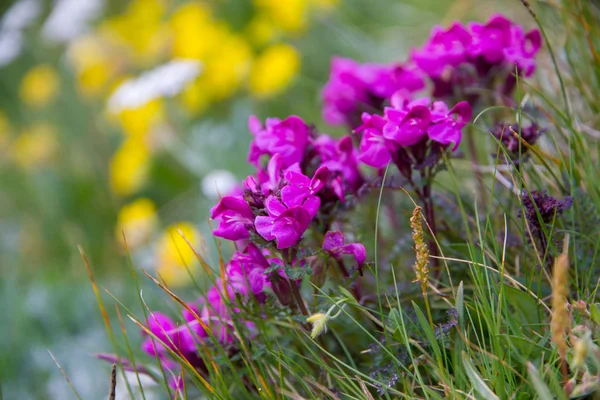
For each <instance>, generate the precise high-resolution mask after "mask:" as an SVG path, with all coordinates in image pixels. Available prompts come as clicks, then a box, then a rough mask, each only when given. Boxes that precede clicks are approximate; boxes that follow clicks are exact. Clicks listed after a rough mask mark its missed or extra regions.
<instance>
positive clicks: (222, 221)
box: [210, 196, 254, 240]
mask: <svg viewBox="0 0 600 400" xmlns="http://www.w3.org/2000/svg"><path fill="white" fill-rule="evenodd" d="M210 214H211V218H212V219H218V220H219V227H218V228H217V229H215V230H214V231H213V235H215V236H218V237H222V238H224V239H228V240H242V239H248V238H249V237H250V233H249V229H251V228H252V226H253V223H254V214H253V213H252V209H251V208H250V206H248V204H247V203H246V201H245V200H244V198H243V197H242V196H225V197H223V198H222V199H221V201H219V203H218V204H217V205H216V206H214V207H213V208H212V209H211V210H210Z"/></svg>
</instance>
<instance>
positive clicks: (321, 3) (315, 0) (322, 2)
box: [311, 0, 340, 10]
mask: <svg viewBox="0 0 600 400" xmlns="http://www.w3.org/2000/svg"><path fill="white" fill-rule="evenodd" d="M339 2H340V0H311V3H312V4H313V5H314V6H315V7H316V8H320V9H324V10H329V9H332V8H333V7H335V6H337V5H338V3H339Z"/></svg>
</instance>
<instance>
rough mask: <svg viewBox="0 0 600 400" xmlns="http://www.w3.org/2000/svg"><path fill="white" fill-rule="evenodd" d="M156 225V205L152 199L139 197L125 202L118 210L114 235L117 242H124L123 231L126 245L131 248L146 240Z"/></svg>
mask: <svg viewBox="0 0 600 400" xmlns="http://www.w3.org/2000/svg"><path fill="white" fill-rule="evenodd" d="M157 225H158V217H157V215H156V206H155V205H154V202H152V200H150V199H147V198H139V199H137V200H134V201H133V202H131V203H129V204H126V205H124V206H123V208H121V210H120V211H119V215H118V217H117V227H116V228H115V237H116V239H117V242H119V243H121V244H124V242H123V233H125V238H126V239H127V245H128V246H129V248H131V249H133V248H135V247H138V246H139V245H141V244H143V243H144V242H146V241H147V240H148V238H149V237H150V235H151V234H152V233H153V232H154V231H155V229H156V227H157Z"/></svg>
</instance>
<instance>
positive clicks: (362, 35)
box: [0, 0, 531, 399]
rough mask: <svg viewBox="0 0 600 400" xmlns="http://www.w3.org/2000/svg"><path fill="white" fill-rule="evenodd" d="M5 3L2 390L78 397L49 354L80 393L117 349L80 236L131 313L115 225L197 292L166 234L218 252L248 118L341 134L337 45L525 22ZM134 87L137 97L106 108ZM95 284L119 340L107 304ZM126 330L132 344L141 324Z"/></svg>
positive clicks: (453, 11) (375, 2) (135, 251)
mask: <svg viewBox="0 0 600 400" xmlns="http://www.w3.org/2000/svg"><path fill="white" fill-rule="evenodd" d="M0 12H1V17H0V318H1V319H0V321H1V323H0V385H1V389H2V396H3V397H2V398H6V399H14V398H19V399H29V398H33V399H47V398H53V399H66V398H72V397H73V395H72V393H71V392H70V389H69V387H68V385H67V383H66V381H65V379H64V378H63V377H62V375H61V373H60V371H59V370H58V368H57V367H56V365H55V364H54V362H53V360H52V358H51V357H50V355H49V354H48V350H50V351H51V352H52V353H53V354H54V355H55V357H56V358H57V361H58V362H59V363H60V364H61V366H62V368H63V369H64V370H65V372H66V373H67V375H68V376H69V378H70V380H71V381H72V383H73V385H74V386H75V387H76V388H77V390H78V391H79V393H80V394H81V395H82V396H83V398H85V399H95V398H98V399H100V398H106V396H107V392H108V383H109V378H108V377H109V370H110V365H108V363H105V362H103V361H99V360H97V359H96V358H94V357H93V354H94V353H97V352H112V347H111V345H110V342H109V340H108V336H107V333H106V330H105V327H104V324H103V322H102V318H101V316H100V312H99V309H98V307H97V303H96V299H95V297H94V293H93V291H92V287H91V284H90V281H89V279H88V277H87V272H86V269H85V266H84V264H83V262H82V259H81V257H80V254H79V252H78V249H77V246H78V245H81V246H82V248H83V249H84V250H85V252H86V253H87V256H88V258H89V260H90V262H91V264H92V268H93V270H94V274H95V276H96V279H97V281H98V282H99V284H100V285H101V286H102V287H106V288H107V289H108V290H109V291H110V292H111V293H113V294H114V295H115V296H117V297H118V298H120V299H121V300H122V301H123V302H124V303H125V304H127V305H128V306H130V307H139V303H138V302H137V293H136V291H135V288H134V284H133V281H132V278H131V273H130V270H129V267H128V262H127V255H126V252H125V250H124V246H123V245H122V239H121V238H120V232H121V231H125V232H126V235H127V237H128V242H129V244H130V247H131V255H132V258H133V263H134V265H135V268H136V269H137V270H141V269H142V268H144V269H146V270H148V271H151V272H153V273H154V272H156V271H158V272H159V273H160V274H161V275H162V276H163V277H164V278H165V279H166V280H167V281H168V282H169V283H170V284H171V285H172V286H174V287H176V288H177V291H178V293H181V294H182V297H183V298H189V299H191V298H193V296H194V289H191V288H190V285H189V279H188V278H187V273H186V271H185V268H184V267H183V266H182V264H181V257H179V255H178V254H177V247H176V246H174V245H173V241H172V236H171V235H172V234H173V233H174V232H176V229H177V228H179V229H182V231H183V232H184V233H185V234H186V237H188V238H190V239H192V242H194V245H196V246H197V247H198V248H200V249H201V251H202V253H203V255H204V256H205V257H206V258H207V259H209V260H213V261H214V260H215V259H216V252H215V251H214V244H213V241H212V239H211V237H210V229H209V226H208V224H207V222H206V221H207V217H208V210H209V209H210V207H212V205H213V204H214V203H215V199H216V198H217V197H218V194H219V193H221V194H222V193H223V192H224V191H228V190H230V189H232V187H233V186H232V185H233V184H235V182H237V181H239V180H241V179H242V178H243V177H245V176H246V175H247V174H249V173H251V169H250V167H249V166H248V165H246V163H245V157H246V151H247V146H248V144H249V142H250V140H251V136H250V134H249V132H248V131H247V129H246V121H247V118H248V116H249V115H250V114H253V113H254V114H257V115H258V116H259V117H260V118H261V119H262V118H265V117H267V116H274V117H280V118H281V117H285V116H287V115H289V114H297V115H300V116H302V118H303V119H305V121H307V122H311V123H315V124H316V125H317V127H319V128H320V129H321V130H324V131H328V132H330V133H340V134H341V133H342V131H341V130H339V129H333V128H330V127H326V126H325V125H324V124H323V122H322V120H321V117H320V99H319V91H320V89H321V87H322V86H323V84H324V83H325V82H326V80H327V77H328V73H329V60H330V57H331V56H333V55H341V56H345V57H351V58H355V59H357V60H359V61H375V62H390V61H403V60H405V59H406V57H407V56H408V53H409V51H410V48H411V47H413V46H418V45H420V44H421V43H423V42H424V41H425V40H426V38H427V36H428V33H429V30H430V29H431V27H432V26H433V25H436V24H448V23H449V22H451V21H452V20H454V19H461V20H469V19H473V20H483V19H487V18H488V17H489V15H491V14H493V13H495V12H503V13H505V14H508V16H510V17H511V18H514V19H515V20H517V21H519V22H523V23H525V24H526V25H531V21H530V20H529V18H528V16H527V14H526V12H525V11H524V10H523V9H522V5H521V4H520V2H519V1H517V0H514V1H510V2H507V1H502V0H498V1H479V0H457V1H450V0H369V1H365V0H363V1H360V0H285V1H282V0H229V1H227V0H220V1H205V2H194V1H166V0H164V1H160V0H135V1H133V2H121V1H112V0H57V1H54V2H50V1H42V0H21V1H18V2H12V3H11V2H8V3H7V2H3V3H2V5H1V6H0ZM179 59H186V60H188V61H189V60H192V61H193V62H192V63H191V64H190V65H195V66H197V70H196V72H195V74H196V75H197V76H196V75H194V73H191V75H190V76H189V77H188V79H186V80H184V82H171V86H169V85H167V86H166V87H167V89H165V87H163V88H162V89H161V90H162V92H161V90H159V89H160V87H161V84H162V86H165V82H166V81H168V79H167V78H164V77H163V78H161V77H159V78H156V76H154V77H153V79H154V80H152V79H150V78H149V75H147V72H148V71H152V70H155V69H156V68H157V67H159V66H161V65H165V64H166V63H169V62H171V61H172V60H179ZM170 65H172V64H170ZM192 69H193V68H192ZM188 72H189V71H188ZM145 73H146V75H143V74H145ZM174 75H176V76H179V77H183V76H184V75H185V74H183V73H181V74H179V73H174ZM141 76H145V77H146V78H147V79H146V80H140V77H141ZM150 76H151V75H150ZM172 76H173V73H171V75H170V77H171V78H172ZM136 79H137V80H136ZM127 82H129V83H131V82H135V83H136V85H137V86H135V87H134V89H135V90H138V91H139V92H143V93H144V94H139V96H137V97H136V96H135V95H137V94H136V93H133V95H132V93H129V96H128V100H127V101H129V103H127V101H125V103H124V104H120V106H119V107H117V109H114V108H113V109H111V107H109V102H110V99H111V96H113V95H114V93H115V91H116V90H118V89H119V88H122V85H123V84H124V83H127ZM167 83H168V82H167ZM144 85H145V86H144ZM135 90H134V91H135ZM165 90H167V92H169V95H168V96H164V95H161V93H162V94H164V93H165ZM113 99H114V98H113ZM111 104H112V103H111ZM216 188H218V190H216ZM180 244H181V243H180ZM182 256H183V258H184V259H186V260H188V261H190V262H191V263H192V264H191V265H192V267H193V260H192V257H191V254H188V253H186V252H185V251H184V254H182ZM194 272H195V273H197V275H198V276H200V277H201V272H200V270H199V269H196V270H194ZM140 283H141V285H142V288H143V292H144V299H145V301H146V302H147V303H148V306H149V307H150V308H158V309H161V308H162V309H164V308H165V307H166V305H165V303H167V301H166V299H165V297H164V295H163V294H160V291H159V290H157V289H156V288H155V287H154V285H153V284H151V282H149V280H148V279H145V278H140ZM101 291H102V289H101ZM102 294H103V298H104V300H105V304H106V305H107V308H108V312H109V314H110V315H111V318H112V323H113V331H114V332H115V335H116V337H117V338H118V339H119V340H121V338H122V336H121V333H120V330H119V328H118V320H117V319H116V313H115V311H114V301H112V299H110V297H109V296H108V295H107V294H106V293H102ZM167 307H168V306H167ZM125 326H126V327H127V329H128V331H129V332H130V339H132V341H134V343H133V345H134V346H136V349H137V345H138V344H139V342H136V340H137V339H138V333H137V329H136V328H135V326H133V324H131V323H128V321H125Z"/></svg>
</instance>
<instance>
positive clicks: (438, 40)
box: [322, 15, 542, 128]
mask: <svg viewBox="0 0 600 400" xmlns="http://www.w3.org/2000/svg"><path fill="white" fill-rule="evenodd" d="M541 45H542V39H541V35H540V32H539V31H538V30H536V29H534V30H531V31H529V32H527V33H525V32H524V30H523V28H522V27H521V26H519V25H517V24H515V23H514V22H512V21H510V20H509V19H507V18H506V17H504V16H502V15H495V16H493V17H491V18H490V20H489V21H488V22H486V23H484V24H482V23H475V22H472V23H470V24H468V25H467V26H465V25H463V24H461V23H459V22H455V23H453V24H452V25H451V26H450V27H449V28H447V29H444V28H442V27H435V28H434V29H433V30H432V32H431V36H430V38H429V40H428V41H427V42H426V43H425V44H424V45H423V46H422V47H421V48H419V49H414V50H413V51H412V52H411V56H410V58H409V60H408V61H407V62H406V63H404V64H390V65H379V64H359V63H357V62H356V61H354V60H350V59H344V58H334V59H333V61H332V64H331V74H330V78H329V82H328V83H327V85H326V86H325V88H324V89H323V92H322V98H323V101H324V103H325V104H324V107H323V117H324V119H325V121H327V122H328V123H330V124H333V125H338V124H342V123H346V124H348V125H349V126H351V127H353V128H354V127H356V126H357V125H359V124H360V115H361V113H362V112H368V113H377V112H380V111H381V110H382V108H383V107H384V106H385V104H386V100H389V99H390V98H391V97H392V95H393V94H395V93H398V92H400V93H401V94H402V96H403V97H408V98H410V97H411V95H413V94H414V93H416V92H418V91H419V90H421V89H423V88H424V87H425V83H426V81H430V82H431V83H432V84H433V90H432V95H433V97H437V98H449V97H457V96H458V98H462V99H466V100H468V101H469V102H470V103H473V102H474V101H475V100H477V98H478V96H479V93H478V92H481V91H482V90H491V91H499V92H501V94H502V95H503V96H505V95H509V94H510V93H511V92H512V90H513V88H514V84H515V82H516V80H515V76H514V74H515V72H517V73H518V74H519V75H521V76H525V77H528V76H531V75H532V74H533V73H534V71H535V66H536V64H535V55H536V54H537V52H538V51H539V49H540V47H541ZM498 81H500V82H498ZM498 84H500V85H501V86H500V88H498Z"/></svg>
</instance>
